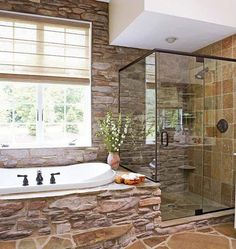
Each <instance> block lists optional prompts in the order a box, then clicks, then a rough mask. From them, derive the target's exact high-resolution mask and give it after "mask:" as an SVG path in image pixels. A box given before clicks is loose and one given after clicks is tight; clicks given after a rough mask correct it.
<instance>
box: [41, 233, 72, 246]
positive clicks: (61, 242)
mask: <svg viewBox="0 0 236 249" xmlns="http://www.w3.org/2000/svg"><path fill="white" fill-rule="evenodd" d="M72 247H73V244H72V242H71V241H70V240H68V239H62V238H58V237H54V236H53V237H51V238H50V240H49V241H48V242H47V243H46V245H44V246H43V248H42V249H66V248H69V249H70V248H72Z"/></svg>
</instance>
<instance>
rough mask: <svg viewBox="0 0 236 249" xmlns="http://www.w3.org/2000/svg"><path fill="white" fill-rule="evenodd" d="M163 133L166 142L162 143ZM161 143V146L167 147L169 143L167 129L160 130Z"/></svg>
mask: <svg viewBox="0 0 236 249" xmlns="http://www.w3.org/2000/svg"><path fill="white" fill-rule="evenodd" d="M164 135H165V136H166V142H165V143H164ZM161 145H162V146H163V147H167V146H168V145H169V135H168V133H167V131H162V132H161Z"/></svg>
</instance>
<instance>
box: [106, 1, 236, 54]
mask: <svg viewBox="0 0 236 249" xmlns="http://www.w3.org/2000/svg"><path fill="white" fill-rule="evenodd" d="M108 2H109V1H108ZM109 9H110V13H109V15H110V16H109V18H110V43H111V44H112V45H119V46H126V47H136V48H144V49H153V48H161V49H170V50H179V51H185V52H193V51H196V50H198V49H200V48H202V47H205V46H207V45H209V44H211V43H213V42H216V41H218V40H221V39H223V38H225V37H227V36H230V35H232V34H235V33H236V18H235V14H234V9H236V1H234V0H224V1H218V2H216V1H215V0H208V1H205V0H198V1H196V0H178V1H174V2H173V0H111V1H110V4H109ZM168 37H176V38H177V40H176V42H174V43H173V44H169V43H167V42H166V38H168Z"/></svg>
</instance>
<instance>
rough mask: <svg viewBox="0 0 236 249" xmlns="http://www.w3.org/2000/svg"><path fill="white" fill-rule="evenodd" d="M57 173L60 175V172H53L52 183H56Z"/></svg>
mask: <svg viewBox="0 0 236 249" xmlns="http://www.w3.org/2000/svg"><path fill="white" fill-rule="evenodd" d="M55 175H60V172H58V173H52V174H51V178H50V184H55V183H56V179H55Z"/></svg>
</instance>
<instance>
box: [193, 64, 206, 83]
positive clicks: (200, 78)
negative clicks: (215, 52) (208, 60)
mask: <svg viewBox="0 0 236 249" xmlns="http://www.w3.org/2000/svg"><path fill="white" fill-rule="evenodd" d="M208 71H209V68H208V67H206V68H204V69H202V70H201V71H200V72H198V73H197V74H195V78H196V79H198V80H203V79H204V78H205V73H207V72H208Z"/></svg>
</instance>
